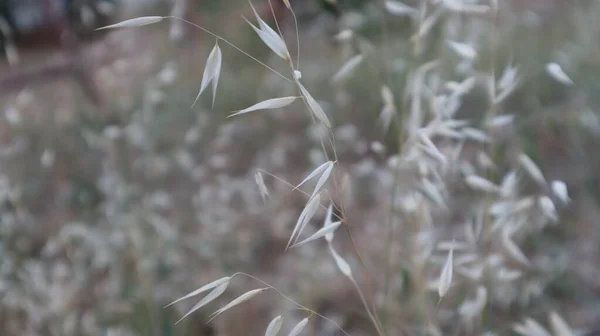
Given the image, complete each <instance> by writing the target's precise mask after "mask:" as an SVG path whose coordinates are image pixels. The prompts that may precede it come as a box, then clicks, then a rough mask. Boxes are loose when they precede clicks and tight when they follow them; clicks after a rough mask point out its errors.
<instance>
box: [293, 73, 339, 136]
mask: <svg viewBox="0 0 600 336" xmlns="http://www.w3.org/2000/svg"><path fill="white" fill-rule="evenodd" d="M296 83H297V84H298V87H299V88H300V91H301V92H302V95H303V96H304V98H305V99H306V103H307V104H308V107H309V108H310V110H311V112H312V113H313V114H314V115H315V117H316V118H317V119H318V120H319V121H320V122H322V123H323V124H324V125H325V126H327V127H328V128H331V123H330V122H329V119H328V118H327V115H326V114H325V111H323V108H322V107H321V106H320V105H319V103H317V101H316V100H315V99H314V98H313V97H312V96H311V95H310V93H309V92H308V91H307V90H306V88H304V85H302V83H300V82H299V81H297V80H296Z"/></svg>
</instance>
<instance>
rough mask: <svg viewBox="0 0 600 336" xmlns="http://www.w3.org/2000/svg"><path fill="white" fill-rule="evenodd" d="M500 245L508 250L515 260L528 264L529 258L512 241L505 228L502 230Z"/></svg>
mask: <svg viewBox="0 0 600 336" xmlns="http://www.w3.org/2000/svg"><path fill="white" fill-rule="evenodd" d="M502 246H504V248H505V249H506V250H507V251H508V253H509V254H510V255H511V256H512V257H513V258H514V259H515V260H517V261H519V262H521V263H522V264H524V265H527V266H529V264H530V263H529V259H527V257H526V256H525V254H524V253H523V251H521V249H520V248H519V247H518V246H517V244H515V242H513V241H512V239H511V238H510V236H509V235H508V232H507V230H504V233H503V237H502Z"/></svg>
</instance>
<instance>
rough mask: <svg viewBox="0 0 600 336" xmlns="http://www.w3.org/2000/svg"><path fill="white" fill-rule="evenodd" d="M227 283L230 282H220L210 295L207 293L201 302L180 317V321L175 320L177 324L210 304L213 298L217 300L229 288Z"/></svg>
mask: <svg viewBox="0 0 600 336" xmlns="http://www.w3.org/2000/svg"><path fill="white" fill-rule="evenodd" d="M227 285H229V283H227V282H224V283H222V284H220V285H219V286H217V287H216V288H215V289H213V290H212V291H211V292H210V293H208V295H206V296H205V297H204V298H203V299H202V300H200V302H198V303H197V304H196V305H195V306H194V307H192V309H190V311H188V312H187V313H186V314H185V315H184V316H183V317H182V318H181V319H179V321H177V322H175V324H177V323H179V322H181V321H182V320H183V319H184V318H186V317H188V316H189V315H190V314H191V313H193V312H195V311H196V310H198V309H200V308H202V307H204V306H206V305H207V304H209V303H210V302H212V301H213V300H215V299H216V298H218V297H219V296H221V294H223V293H224V292H225V290H226V289H227Z"/></svg>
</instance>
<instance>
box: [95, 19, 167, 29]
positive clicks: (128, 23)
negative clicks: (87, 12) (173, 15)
mask: <svg viewBox="0 0 600 336" xmlns="http://www.w3.org/2000/svg"><path fill="white" fill-rule="evenodd" d="M163 19H164V17H162V16H142V17H138V18H135V19H130V20H125V21H121V22H119V23H115V24H112V25H109V26H104V27H100V28H98V29H96V30H103V29H114V28H131V27H140V26H145V25H149V24H153V23H157V22H160V21H162V20H163Z"/></svg>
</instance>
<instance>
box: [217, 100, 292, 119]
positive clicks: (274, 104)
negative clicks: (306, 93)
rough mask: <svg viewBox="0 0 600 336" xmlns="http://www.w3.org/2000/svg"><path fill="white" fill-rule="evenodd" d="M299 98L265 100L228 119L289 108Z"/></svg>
mask: <svg viewBox="0 0 600 336" xmlns="http://www.w3.org/2000/svg"><path fill="white" fill-rule="evenodd" d="M296 98H297V97H293V96H290V97H283V98H273V99H267V100H264V101H262V102H260V103H257V104H254V105H252V106H250V107H247V108H245V109H243V110H240V111H238V112H236V113H234V114H231V115H229V116H228V117H227V118H231V117H233V116H237V115H240V114H245V113H248V112H253V111H257V110H271V109H277V108H281V107H284V106H288V105H290V104H291V103H293V102H294V101H295V100H296Z"/></svg>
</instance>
